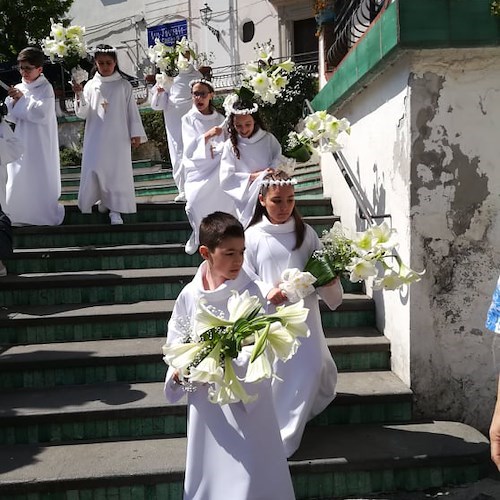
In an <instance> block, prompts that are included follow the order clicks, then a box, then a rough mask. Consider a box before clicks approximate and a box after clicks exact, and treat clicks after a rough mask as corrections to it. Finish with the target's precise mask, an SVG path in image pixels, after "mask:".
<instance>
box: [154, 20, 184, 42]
mask: <svg viewBox="0 0 500 500" xmlns="http://www.w3.org/2000/svg"><path fill="white" fill-rule="evenodd" d="M187 34H188V30H187V20H186V19H184V20H183V21H176V22H175V23H167V24H161V25H160V26H152V27H151V28H148V46H151V45H154V44H155V39H156V38H158V39H159V40H160V42H163V43H164V44H165V45H174V44H175V42H177V41H179V40H180V39H181V38H182V37H183V36H185V37H186V38H187Z"/></svg>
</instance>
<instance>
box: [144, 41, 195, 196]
mask: <svg viewBox="0 0 500 500" xmlns="http://www.w3.org/2000/svg"><path fill="white" fill-rule="evenodd" d="M183 56H184V57H185V58H186V59H187V60H188V61H189V63H188V64H187V65H186V66H185V67H180V68H179V74H178V75H177V76H176V77H175V78H174V79H173V81H172V85H171V86H170V88H167V87H164V86H163V85H164V84H162V83H161V84H160V83H157V84H155V85H154V87H153V88H152V89H151V108H152V109H156V110H161V111H163V120H164V122H165V130H166V132H167V143H168V153H169V155H170V162H171V163H172V174H173V177H174V182H175V185H176V186H177V191H178V192H179V194H178V195H177V196H176V198H175V200H174V201H178V202H182V201H186V196H185V192H184V184H185V180H186V176H185V170H184V165H183V163H182V155H183V153H182V150H183V142H182V124H181V119H182V117H183V116H184V115H185V114H186V113H187V112H188V111H189V110H190V109H191V106H192V102H191V86H190V84H189V83H190V82H191V81H192V80H194V79H197V78H201V77H202V74H201V73H200V72H199V71H198V70H197V69H195V68H194V66H193V61H192V56H191V51H189V50H187V51H186V52H185V53H184V54H183Z"/></svg>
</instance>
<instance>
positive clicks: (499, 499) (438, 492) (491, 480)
mask: <svg viewBox="0 0 500 500" xmlns="http://www.w3.org/2000/svg"><path fill="white" fill-rule="evenodd" d="M347 499H349V500H500V473H498V472H493V473H492V474H491V475H490V477H487V478H485V479H482V480H481V481H478V482H477V483H473V484H469V485H464V486H459V487H456V488H439V489H434V490H430V491H420V492H413V493H391V494H384V495H375V496H369V497H362V498H360V497H347V498H346V499H345V500H347Z"/></svg>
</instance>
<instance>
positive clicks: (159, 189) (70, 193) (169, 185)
mask: <svg viewBox="0 0 500 500" xmlns="http://www.w3.org/2000/svg"><path fill="white" fill-rule="evenodd" d="M177 192H178V191H177V188H176V187H175V184H174V183H173V181H172V182H169V181H165V182H164V183H163V184H162V185H159V186H136V187H135V196H136V197H141V196H158V195H165V194H176V193H177ZM77 199H78V190H75V189H74V186H73V187H71V186H70V187H69V188H67V189H63V190H62V192H61V196H60V197H59V200H60V201H61V202H64V201H72V200H73V201H74V200H77Z"/></svg>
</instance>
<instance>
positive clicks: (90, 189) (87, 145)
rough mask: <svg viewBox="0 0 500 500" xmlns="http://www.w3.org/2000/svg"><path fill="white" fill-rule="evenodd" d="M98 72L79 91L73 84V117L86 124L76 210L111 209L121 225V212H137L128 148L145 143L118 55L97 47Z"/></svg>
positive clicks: (108, 49) (103, 46)
mask: <svg viewBox="0 0 500 500" xmlns="http://www.w3.org/2000/svg"><path fill="white" fill-rule="evenodd" d="M94 58H95V65H96V69H97V71H96V72H95V74H94V76H93V78H91V79H90V80H89V81H88V82H87V83H86V84H85V87H84V88H83V92H82V87H81V85H78V84H73V90H74V91H75V113H76V115H77V116H78V117H80V118H83V119H85V120H86V123H85V135H84V139H83V156H82V172H81V179H80V189H79V192H78V207H79V208H80V210H81V211H82V213H91V212H92V205H95V204H96V203H97V202H99V201H100V204H99V210H100V211H101V212H104V211H106V210H109V217H110V220H111V224H123V219H122V217H121V214H122V213H135V212H136V203H135V189H134V175H133V170H132V152H131V145H132V147H138V146H139V145H140V144H141V142H146V141H147V138H146V133H145V132H144V127H143V125H142V121H141V116H140V114H139V109H138V107H137V104H136V101H135V98H134V95H133V92H132V85H131V84H130V83H129V82H128V81H127V80H125V79H124V78H123V77H122V75H121V73H120V71H119V69H118V62H117V56H116V50H115V49H114V48H113V47H110V46H109V45H98V46H97V48H96V50H95V53H94Z"/></svg>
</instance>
